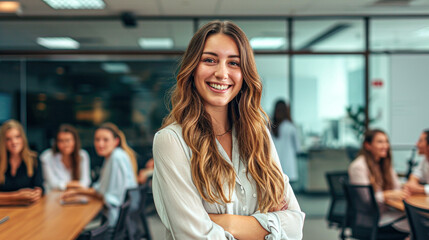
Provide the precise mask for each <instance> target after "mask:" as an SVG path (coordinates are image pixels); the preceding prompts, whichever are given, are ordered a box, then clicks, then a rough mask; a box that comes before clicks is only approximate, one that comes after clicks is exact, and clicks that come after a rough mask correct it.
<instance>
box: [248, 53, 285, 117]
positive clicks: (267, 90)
mask: <svg viewBox="0 0 429 240" xmlns="http://www.w3.org/2000/svg"><path fill="white" fill-rule="evenodd" d="M255 60H256V66H257V69H258V73H259V76H260V77H261V79H262V84H263V90H262V100H261V105H262V108H263V109H264V111H265V112H266V113H267V114H268V115H269V117H272V116H273V114H274V105H275V103H276V101H277V100H280V99H282V100H285V101H287V102H289V101H290V97H289V75H288V74H289V68H288V67H289V66H288V64H289V58H288V56H287V55H256V57H255Z"/></svg>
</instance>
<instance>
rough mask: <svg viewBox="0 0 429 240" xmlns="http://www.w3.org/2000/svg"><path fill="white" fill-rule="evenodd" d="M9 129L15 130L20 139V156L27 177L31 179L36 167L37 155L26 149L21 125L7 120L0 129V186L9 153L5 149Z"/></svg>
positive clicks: (25, 139)
mask: <svg viewBox="0 0 429 240" xmlns="http://www.w3.org/2000/svg"><path fill="white" fill-rule="evenodd" d="M11 129H17V130H18V131H19V134H20V135H21V138H22V145H23V146H22V151H21V154H20V157H21V159H22V160H23V162H24V163H25V165H26V166H27V175H28V176H29V177H32V176H33V174H34V168H35V167H36V166H37V160H36V159H37V153H36V152H33V151H31V150H30V148H29V147H28V140H27V136H26V135H25V132H24V129H23V128H22V125H21V124H20V123H19V122H18V121H16V120H13V119H12V120H8V121H6V122H5V123H3V125H2V126H1V128H0V184H2V183H4V181H5V173H6V170H7V165H8V164H7V162H8V159H9V153H8V150H7V148H6V133H7V131H9V130H11Z"/></svg>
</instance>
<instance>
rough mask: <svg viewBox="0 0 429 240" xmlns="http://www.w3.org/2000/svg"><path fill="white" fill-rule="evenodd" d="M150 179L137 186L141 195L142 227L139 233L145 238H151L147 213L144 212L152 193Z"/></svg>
mask: <svg viewBox="0 0 429 240" xmlns="http://www.w3.org/2000/svg"><path fill="white" fill-rule="evenodd" d="M150 180H151V179H148V181H147V182H146V184H144V185H141V186H139V192H140V197H141V203H140V212H139V214H140V221H141V223H142V227H143V233H142V234H141V237H142V238H145V239H147V240H152V237H151V234H150V230H149V223H148V221H147V214H146V207H147V202H148V199H149V197H151V195H152V187H151V184H152V183H151V181H150Z"/></svg>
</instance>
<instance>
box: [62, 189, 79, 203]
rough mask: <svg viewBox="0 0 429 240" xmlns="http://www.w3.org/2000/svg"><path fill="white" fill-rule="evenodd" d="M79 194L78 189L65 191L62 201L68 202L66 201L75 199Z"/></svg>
mask: <svg viewBox="0 0 429 240" xmlns="http://www.w3.org/2000/svg"><path fill="white" fill-rule="evenodd" d="M78 194H79V191H78V189H68V190H67V191H65V192H64V193H63V195H61V199H62V200H66V199H68V198H72V197H74V196H76V195H78Z"/></svg>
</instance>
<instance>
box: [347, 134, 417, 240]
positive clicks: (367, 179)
mask: <svg viewBox="0 0 429 240" xmlns="http://www.w3.org/2000/svg"><path fill="white" fill-rule="evenodd" d="M349 181H350V183H352V184H359V185H369V184H371V185H372V187H373V189H374V193H375V199H376V201H377V202H378V204H379V209H380V220H379V226H385V225H389V224H390V223H393V222H395V223H394V224H393V225H392V226H390V225H389V227H387V228H383V231H389V232H397V233H398V234H400V233H402V234H403V235H404V237H406V236H407V235H408V232H409V226H408V223H407V220H406V219H404V220H402V221H398V220H399V219H401V218H403V217H404V216H405V214H404V213H402V212H400V211H397V210H395V209H392V208H388V206H387V205H385V204H384V202H385V200H387V199H404V198H405V197H407V196H408V195H409V193H408V192H407V191H404V190H401V187H400V183H399V179H398V176H397V174H396V172H395V170H394V169H393V167H392V154H391V152H390V145H389V139H388V138H387V135H386V133H384V132H383V131H381V130H379V129H374V130H369V131H367V132H366V133H365V136H364V142H363V144H362V148H361V151H360V154H359V156H358V157H357V158H356V159H355V160H354V161H353V162H352V163H351V164H350V166H349Z"/></svg>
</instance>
